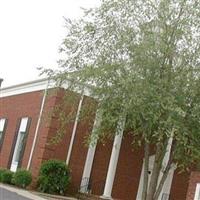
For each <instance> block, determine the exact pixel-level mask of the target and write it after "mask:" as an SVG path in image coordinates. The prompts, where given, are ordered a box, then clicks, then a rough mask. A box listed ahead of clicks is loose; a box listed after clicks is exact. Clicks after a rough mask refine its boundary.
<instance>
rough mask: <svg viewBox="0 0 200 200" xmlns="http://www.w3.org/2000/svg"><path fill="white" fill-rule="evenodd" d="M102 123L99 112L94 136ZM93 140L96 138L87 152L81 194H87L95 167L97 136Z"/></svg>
mask: <svg viewBox="0 0 200 200" xmlns="http://www.w3.org/2000/svg"><path fill="white" fill-rule="evenodd" d="M100 123H101V113H100V112H99V111H97V112H96V117H95V121H94V125H93V130H92V136H94V135H95V134H96V130H97V129H98V127H99V126H100ZM93 138H94V140H93V141H91V143H90V145H89V148H88V152H87V157H86V161H85V166H84V170H83V175H82V180H81V185H80V191H81V192H87V189H88V184H89V180H90V174H91V171H92V165H93V161H94V155H95V150H96V145H97V136H95V137H93Z"/></svg>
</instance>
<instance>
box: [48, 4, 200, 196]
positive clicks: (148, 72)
mask: <svg viewBox="0 0 200 200" xmlns="http://www.w3.org/2000/svg"><path fill="white" fill-rule="evenodd" d="M66 24H67V30H68V33H67V36H66V37H65V39H64V41H63V44H62V46H61V48H60V51H61V53H62V54H63V58H64V59H62V60H60V61H59V65H60V70H58V71H56V72H55V71H52V70H45V71H44V72H46V73H47V74H48V75H49V76H50V77H53V78H54V79H55V80H56V82H57V83H58V84H61V83H63V82H65V81H66V80H70V81H71V87H73V88H79V89H80V87H81V89H82V87H83V86H84V85H90V91H91V94H92V95H93V96H94V97H97V99H98V102H99V104H98V107H99V109H100V110H101V112H102V121H101V126H100V128H99V131H97V133H96V134H97V137H98V138H103V137H106V136H108V135H109V136H110V135H112V134H113V133H114V131H113V130H114V129H115V128H116V126H117V123H118V121H119V120H120V116H121V115H124V113H125V118H126V125H125V127H126V130H128V131H129V132H132V134H133V136H134V137H133V142H134V143H135V144H138V145H141V146H143V147H144V151H145V156H144V163H145V170H144V180H145V181H144V182H145V183H146V184H144V185H143V194H142V200H156V199H158V198H159V194H160V191H161V189H162V187H163V183H164V181H165V179H166V177H167V174H168V173H169V170H170V168H171V167H172V165H173V163H174V164H176V167H177V168H178V169H180V170H183V169H187V168H189V167H190V166H191V165H194V164H196V163H197V162H199V158H200V146H199V141H200V90H199V87H200V3H199V1H197V0H146V1H143V0H134V1H132V0H102V3H101V6H100V7H98V8H94V9H90V10H85V16H84V17H83V18H82V19H80V20H78V21H71V20H69V19H66ZM152 146H153V151H154V153H155V161H154V166H153V171H152V176H151V180H148V168H149V165H148V162H149V156H150V149H151V147H152ZM161 172H162V173H161ZM148 183H149V184H148Z"/></svg>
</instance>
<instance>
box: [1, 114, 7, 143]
mask: <svg viewBox="0 0 200 200" xmlns="http://www.w3.org/2000/svg"><path fill="white" fill-rule="evenodd" d="M5 125H6V118H0V133H1V134H2V135H0V145H2V143H3V141H2V140H3V137H4V131H5Z"/></svg>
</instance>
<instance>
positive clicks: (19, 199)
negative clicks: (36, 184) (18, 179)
mask: <svg viewBox="0 0 200 200" xmlns="http://www.w3.org/2000/svg"><path fill="white" fill-rule="evenodd" d="M0 200H46V199H44V198H42V197H40V196H37V195H34V194H32V193H31V192H28V191H26V190H22V189H18V188H14V187H11V186H7V185H3V184H0Z"/></svg>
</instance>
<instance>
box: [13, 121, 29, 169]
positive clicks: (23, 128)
mask: <svg viewBox="0 0 200 200" xmlns="http://www.w3.org/2000/svg"><path fill="white" fill-rule="evenodd" d="M27 124H28V117H24V118H22V119H21V122H20V127H19V131H18V133H17V140H16V144H15V150H14V153H13V157H12V162H11V167H10V170H11V171H13V172H16V171H17V167H18V164H19V160H17V161H16V157H17V153H18V152H19V147H20V145H21V141H20V140H21V135H22V132H25V134H27V133H26V128H27Z"/></svg>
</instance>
